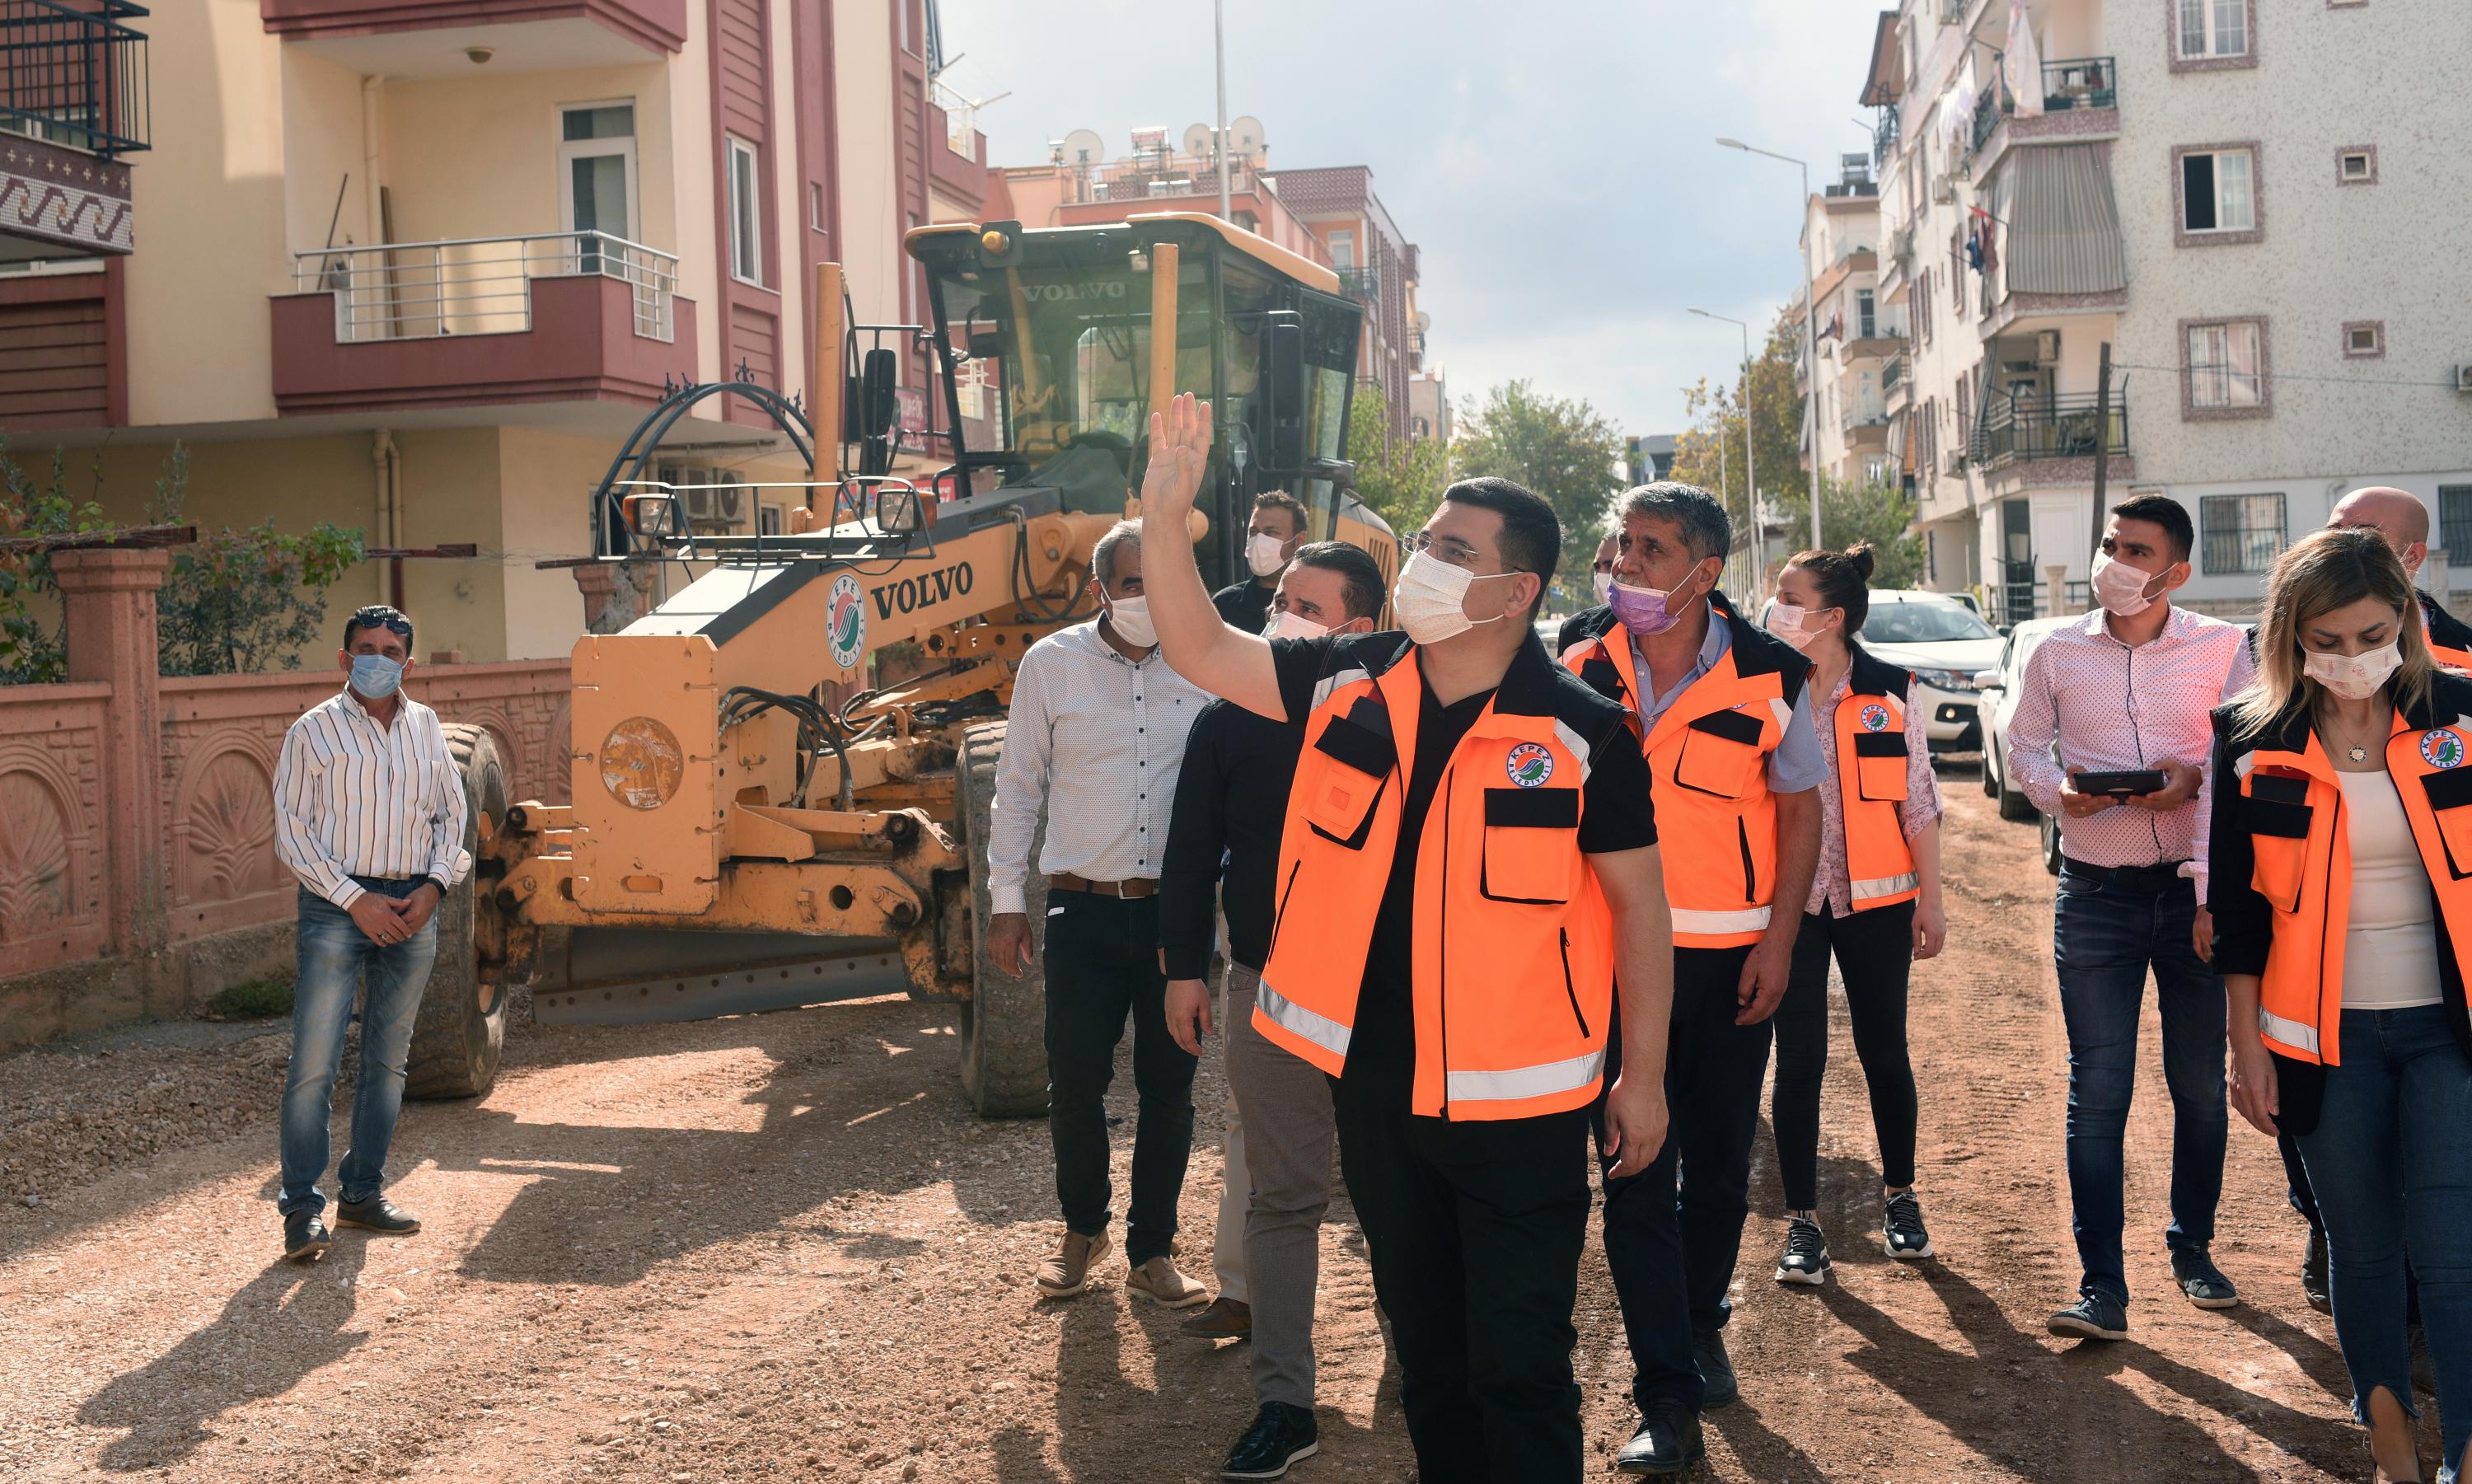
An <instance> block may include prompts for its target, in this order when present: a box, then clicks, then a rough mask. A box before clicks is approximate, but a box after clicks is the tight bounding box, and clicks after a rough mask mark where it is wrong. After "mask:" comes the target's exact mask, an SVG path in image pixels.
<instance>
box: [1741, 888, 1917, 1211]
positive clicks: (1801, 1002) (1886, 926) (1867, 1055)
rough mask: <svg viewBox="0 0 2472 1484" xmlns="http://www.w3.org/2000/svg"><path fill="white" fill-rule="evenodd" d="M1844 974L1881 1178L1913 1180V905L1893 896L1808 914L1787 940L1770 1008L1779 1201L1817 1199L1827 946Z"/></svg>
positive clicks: (1896, 1184) (1810, 1204) (1893, 1182)
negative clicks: (1886, 901) (1909, 1032)
mask: <svg viewBox="0 0 2472 1484" xmlns="http://www.w3.org/2000/svg"><path fill="white" fill-rule="evenodd" d="M1831 949H1834V950H1835V951H1836V954H1837V971H1838V972H1839V973H1840V974H1841V975H1842V976H1843V977H1844V980H1845V1007H1846V1009H1847V1010H1848V1011H1849V1012H1850V1013H1851V1015H1852V1017H1853V1021H1854V1055H1855V1056H1856V1057H1857V1058H1858V1059H1859V1060H1860V1061H1861V1062H1862V1064H1863V1080H1864V1081H1865V1082H1866V1083H1868V1084H1869V1085H1870V1089H1871V1132H1872V1133H1873V1134H1874V1135H1876V1136H1878V1137H1879V1140H1880V1183H1881V1184H1882V1185H1888V1186H1890V1187H1891V1188H1900V1187H1903V1186H1906V1185H1913V1183H1914V1122H1915V1118H1916V1115H1917V1110H1916V1102H1915V1097H1914V1065H1913V1060H1912V1059H1911V1058H1910V1057H1909V1056H1908V1055H1907V1054H1906V981H1907V978H1908V976H1909V974H1910V973H1911V972H1912V971H1913V967H1914V904H1913V902H1911V901H1903V902H1899V903H1897V904H1896V905H1894V906H1890V907H1874V908H1872V909H1871V910H1870V911H1868V912H1857V913H1853V914H1851V915H1849V916H1846V917H1842V918H1841V917H1832V916H1830V915H1829V914H1828V912H1827V911H1826V910H1825V909H1823V910H1821V911H1818V912H1813V913H1805V914H1804V915H1803V919H1802V930H1801V931H1800V932H1799V933H1797V934H1796V935H1795V940H1794V967H1793V969H1791V970H1790V971H1789V972H1788V973H1787V975H1786V991H1785V1000H1784V1002H1783V1003H1782V1004H1780V1005H1778V1006H1777V1013H1776V1064H1777V1065H1776V1091H1775V1094H1774V1096H1773V1097H1772V1099H1771V1102H1770V1105H1769V1122H1770V1125H1771V1128H1772V1129H1773V1130H1774V1132H1775V1134H1776V1155H1777V1179H1778V1182H1779V1183H1780V1184H1782V1185H1784V1186H1785V1209H1788V1210H1810V1209H1813V1208H1814V1207H1816V1206H1817V1205H1818V1200H1819V1180H1818V1165H1819V1083H1820V1079H1821V1078H1822V1077H1823V1076H1824V1075H1825V1074H1826V1073H1827V1071H1828V955H1829V952H1830V950H1831Z"/></svg>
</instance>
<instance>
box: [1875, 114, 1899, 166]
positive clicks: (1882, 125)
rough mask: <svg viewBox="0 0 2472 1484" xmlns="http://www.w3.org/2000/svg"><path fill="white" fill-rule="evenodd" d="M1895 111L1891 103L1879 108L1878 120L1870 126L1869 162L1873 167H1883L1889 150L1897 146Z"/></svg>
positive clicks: (1886, 162) (1887, 160)
mask: <svg viewBox="0 0 2472 1484" xmlns="http://www.w3.org/2000/svg"><path fill="white" fill-rule="evenodd" d="M1897 113H1898V109H1897V108H1896V106H1895V105H1893V104H1891V105H1890V106H1889V107H1888V108H1882V109H1881V110H1880V118H1879V121H1878V122H1877V123H1875V124H1873V125H1872V126H1871V164H1872V166H1873V168H1875V169H1878V168H1882V167H1885V166H1886V165H1887V164H1888V163H1889V154H1890V151H1892V150H1894V149H1895V148H1896V147H1897Z"/></svg>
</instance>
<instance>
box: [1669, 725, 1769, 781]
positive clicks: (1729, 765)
mask: <svg viewBox="0 0 2472 1484" xmlns="http://www.w3.org/2000/svg"><path fill="white" fill-rule="evenodd" d="M1759 765H1760V723H1759V719H1758V718H1757V717H1753V716H1747V715H1745V714H1744V713H1742V712H1740V711H1711V712H1709V713H1708V714H1707V715H1705V716H1695V717H1693V718H1692V719H1691V722H1690V724H1689V725H1688V726H1686V727H1684V728H1683V729H1682V752H1681V755H1679V756H1678V757H1676V759H1675V760H1674V781H1675V782H1676V784H1678V785H1680V786H1681V787H1684V788H1688V789H1695V790H1697V791H1699V792H1700V793H1703V794H1715V795H1717V796H1718V797H1719V798H1722V799H1740V798H1742V797H1743V795H1744V794H1745V793H1747V792H1748V791H1749V789H1750V786H1751V778H1752V771H1753V770H1754V769H1756V768H1758V767H1759Z"/></svg>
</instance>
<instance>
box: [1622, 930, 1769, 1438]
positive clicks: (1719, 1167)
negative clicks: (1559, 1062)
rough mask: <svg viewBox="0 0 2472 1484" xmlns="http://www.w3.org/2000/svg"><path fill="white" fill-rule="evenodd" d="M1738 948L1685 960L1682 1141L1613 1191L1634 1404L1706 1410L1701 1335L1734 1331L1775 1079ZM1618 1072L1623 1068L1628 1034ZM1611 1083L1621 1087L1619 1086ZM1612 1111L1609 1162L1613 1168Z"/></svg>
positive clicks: (1676, 1043)
mask: <svg viewBox="0 0 2472 1484" xmlns="http://www.w3.org/2000/svg"><path fill="white" fill-rule="evenodd" d="M1750 953H1751V950H1750V948H1749V947H1748V946H1747V945H1746V946H1743V947H1735V948H1676V949H1675V950H1674V1019H1673V1023H1672V1027H1671V1029H1670V1030H1669V1032H1668V1033H1667V1040H1666V1047H1665V1107H1666V1113H1667V1117H1668V1120H1669V1126H1670V1128H1671V1130H1672V1132H1671V1134H1670V1135H1669V1137H1667V1139H1666V1141H1665V1148H1664V1150H1663V1152H1661V1153H1660V1154H1658V1155H1657V1157H1656V1161H1655V1162H1654V1163H1652V1164H1651V1165H1650V1166H1649V1167H1648V1168H1647V1169H1645V1170H1642V1171H1640V1172H1639V1173H1638V1174H1636V1175H1626V1176H1624V1177H1623V1178H1621V1179H1619V1180H1614V1179H1608V1180H1606V1181H1605V1183H1604V1186H1605V1265H1606V1266H1607V1267H1608V1268H1610V1269H1611V1270H1612V1272H1613V1280H1614V1296H1615V1299H1616V1300H1617V1301H1618V1302H1619V1303H1620V1304H1621V1305H1622V1316H1623V1333H1624V1337H1625V1338H1626V1339H1628V1341H1629V1343H1630V1358H1631V1366H1632V1377H1631V1397H1632V1400H1636V1401H1637V1402H1639V1404H1640V1405H1641V1406H1643V1407H1645V1406H1646V1405H1647V1404H1648V1403H1649V1402H1651V1401H1652V1400H1658V1399H1670V1400H1676V1401H1680V1402H1681V1403H1683V1404H1684V1405H1685V1406H1687V1407H1689V1408H1691V1409H1692V1410H1693V1411H1695V1412H1696V1411H1698V1410H1699V1409H1700V1371H1699V1368H1698V1367H1697V1366H1696V1365H1694V1364H1693V1363H1692V1360H1691V1336H1692V1333H1693V1331H1695V1330H1705V1329H1716V1328H1723V1325H1724V1323H1725V1320H1726V1319H1727V1317H1728V1316H1729V1315H1730V1314H1731V1313H1732V1312H1733V1305H1732V1304H1730V1303H1729V1302H1727V1300H1726V1298H1725V1290H1726V1289H1727V1288H1728V1287H1729V1286H1731V1285H1732V1283H1733V1281H1734V1260H1735V1258H1736V1257H1737V1256H1738V1255H1739V1254H1740V1252H1741V1250H1742V1246H1743V1221H1744V1218H1745V1217H1747V1216H1748V1215H1749V1214H1750V1211H1751V1203H1750V1189H1751V1137H1752V1136H1753V1135H1754V1134H1756V1133H1757V1132H1758V1130H1759V1121H1760V1083H1761V1082H1762V1081H1763V1080H1764V1079H1765V1078H1766V1077H1767V1075H1768V1069H1769V1035H1770V1022H1769V1021H1767V1020H1763V1021H1761V1022H1759V1023H1758V1024H1756V1025H1736V1024H1735V1023H1734V1016H1735V1014H1736V1013H1737V1012H1738V1011H1739V1010H1740V1009H1741V1008H1742V1007H1741V1006H1740V1005H1738V1004H1736V1003H1735V1000H1734V989H1735V986H1736V984H1738V983H1739V982H1740V981H1741V979H1742V975H1743V963H1744V961H1745V960H1746V959H1747V958H1749V957H1750ZM1613 1039H1614V1044H1613V1046H1612V1047H1610V1048H1609V1050H1608V1058H1609V1059H1608V1062H1607V1064H1606V1065H1607V1069H1608V1071H1609V1072H1610V1070H1611V1069H1613V1068H1614V1067H1618V1066H1619V1065H1621V1060H1620V1058H1621V1043H1620V1042H1621V1038H1620V1035H1619V1026H1617V1034H1616V1036H1615V1037H1614V1038H1613ZM1608 1080H1609V1082H1610V1079H1608ZM1597 1148H1598V1159H1599V1160H1600V1161H1602V1162H1603V1164H1604V1167H1605V1168H1606V1169H1611V1168H1612V1166H1613V1161H1611V1160H1609V1159H1606V1158H1605V1156H1604V1103H1603V1101H1602V1099H1601V1100H1600V1101H1599V1103H1598V1113H1597Z"/></svg>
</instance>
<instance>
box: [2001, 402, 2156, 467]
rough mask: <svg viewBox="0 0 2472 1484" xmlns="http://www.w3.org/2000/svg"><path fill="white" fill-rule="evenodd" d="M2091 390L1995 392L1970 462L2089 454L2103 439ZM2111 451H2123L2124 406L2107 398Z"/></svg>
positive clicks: (2125, 443)
mask: <svg viewBox="0 0 2472 1484" xmlns="http://www.w3.org/2000/svg"><path fill="white" fill-rule="evenodd" d="M2095 401H2096V399H2095V395H2094V394H2093V393H2091V392H2080V393H2074V394H2071V395H2066V396H2026V397H2009V396H1995V397H1993V398H1991V400H1990V402H1989V404H1988V405H1987V406H1986V407H1985V409H1984V416H1983V420H1982V421H1981V422H1980V423H1979V424H1977V425H1976V427H1975V430H1974V438H1973V454H1974V458H1975V462H1977V463H1979V464H1981V465H1983V466H1985V467H1990V468H1996V467H2000V466H2001V465H2003V464H2008V463H2010V462H2013V461H2015V460H2018V459H2091V458H2093V457H2094V456H2095V453H2096V451H2097V450H2098V448H2099V447H2100V446H2101V443H2103V442H2104V440H2103V438H2102V437H2101V427H2100V422H2101V414H2100V413H2099V412H2098V410H2097V408H2096V405H2095ZM2108 442H2109V443H2110V444H2111V449H2110V451H2111V452H2113V453H2115V454H2126V453H2127V452H2128V408H2127V406H2126V405H2124V399H2123V398H2121V397H2117V396H2115V397H2113V398H2112V399H2111V417H2110V437H2109V440H2108Z"/></svg>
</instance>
